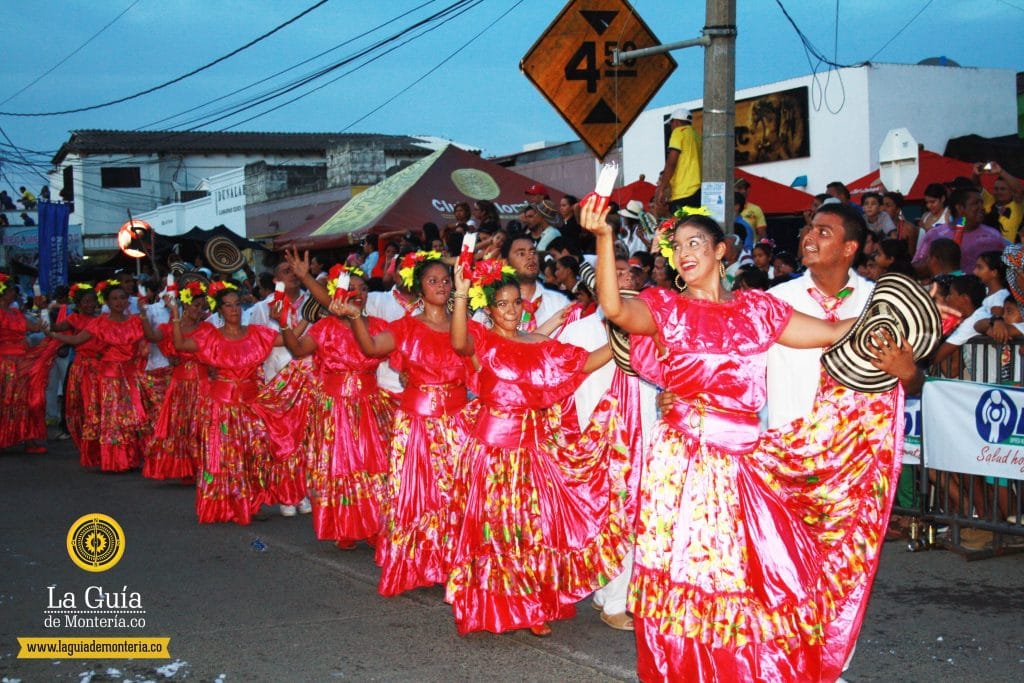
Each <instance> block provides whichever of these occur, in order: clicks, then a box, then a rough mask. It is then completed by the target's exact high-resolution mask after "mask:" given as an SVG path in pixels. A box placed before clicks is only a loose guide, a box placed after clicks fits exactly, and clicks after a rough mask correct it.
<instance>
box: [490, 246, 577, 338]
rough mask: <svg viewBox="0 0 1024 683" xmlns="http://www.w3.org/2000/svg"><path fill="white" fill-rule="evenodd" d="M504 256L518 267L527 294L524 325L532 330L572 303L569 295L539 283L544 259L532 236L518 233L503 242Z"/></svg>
mask: <svg viewBox="0 0 1024 683" xmlns="http://www.w3.org/2000/svg"><path fill="white" fill-rule="evenodd" d="M501 257H502V259H504V261H505V263H507V264H508V265H509V266H511V267H512V268H515V270H516V277H517V278H518V279H519V291H520V293H521V294H522V297H523V322H522V325H520V328H521V329H523V330H525V331H527V332H532V331H533V330H535V329H537V326H539V325H543V324H544V323H545V322H547V320H548V319H549V318H551V317H552V316H553V315H555V313H557V312H558V311H560V310H562V309H563V308H565V307H566V306H568V305H569V298H568V297H567V296H565V295H564V294H561V293H560V292H556V291H553V290H550V289H545V288H544V287H543V286H542V285H540V284H539V283H538V282H537V278H538V277H539V276H540V260H539V259H538V258H537V248H536V247H535V246H534V243H533V240H532V239H531V238H530V237H529V236H528V235H517V236H516V237H510V238H509V239H507V240H505V243H504V244H502V245H501Z"/></svg>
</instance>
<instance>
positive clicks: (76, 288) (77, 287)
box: [0, 282, 92, 301]
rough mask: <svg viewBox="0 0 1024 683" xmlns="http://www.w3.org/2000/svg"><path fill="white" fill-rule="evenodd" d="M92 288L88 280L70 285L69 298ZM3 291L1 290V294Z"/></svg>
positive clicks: (73, 298) (73, 297)
mask: <svg viewBox="0 0 1024 683" xmlns="http://www.w3.org/2000/svg"><path fill="white" fill-rule="evenodd" d="M90 289H92V285H90V284H89V283H88V282H76V283H75V284H73V285H71V286H70V287H68V298H69V299H71V300H72V301H74V300H75V297H77V296H78V295H79V294H83V293H85V292H86V291H87V290H90ZM2 293H3V292H2V291H0V294H2Z"/></svg>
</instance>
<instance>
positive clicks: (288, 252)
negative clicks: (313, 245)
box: [284, 247, 309, 280]
mask: <svg viewBox="0 0 1024 683" xmlns="http://www.w3.org/2000/svg"><path fill="white" fill-rule="evenodd" d="M284 260H285V261H287V262H288V265H289V266H291V269H292V272H293V273H295V277H297V278H299V279H300V280H301V279H302V278H304V277H306V276H307V275H309V252H308V251H304V252H302V258H299V250H298V249H296V248H295V247H290V248H287V249H285V250H284Z"/></svg>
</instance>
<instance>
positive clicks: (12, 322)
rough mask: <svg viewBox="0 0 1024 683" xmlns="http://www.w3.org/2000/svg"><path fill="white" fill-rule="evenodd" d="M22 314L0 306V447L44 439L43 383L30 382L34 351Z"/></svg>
mask: <svg viewBox="0 0 1024 683" xmlns="http://www.w3.org/2000/svg"><path fill="white" fill-rule="evenodd" d="M27 333H28V326H27V324H26V320H25V315H24V314H23V313H22V312H21V311H19V310H17V309H13V308H8V309H0V448H7V447H8V446H14V445H16V444H19V443H22V442H23V441H29V440H45V439H46V414H45V408H46V406H45V400H44V401H43V402H42V406H41V407H42V409H41V410H40V400H39V399H40V398H41V397H42V396H41V395H42V393H43V392H45V391H46V385H45V384H43V385H42V386H39V384H38V382H32V381H31V380H32V379H33V377H34V374H33V373H32V365H33V364H34V363H35V362H36V361H37V358H38V351H37V350H34V349H29V347H28V342H27V341H26V339H25V335H26V334H27Z"/></svg>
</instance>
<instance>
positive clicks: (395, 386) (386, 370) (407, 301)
mask: <svg viewBox="0 0 1024 683" xmlns="http://www.w3.org/2000/svg"><path fill="white" fill-rule="evenodd" d="M364 310H365V312H366V315H368V316H371V317H374V318H380V319H381V320H386V321H388V322H391V321H393V320H398V319H400V318H404V317H405V316H407V315H419V314H420V313H422V312H423V302H422V301H420V299H419V298H418V297H417V296H416V295H414V294H412V293H411V292H407V291H405V290H404V289H403V288H402V287H400V286H399V285H398V284H396V285H394V286H393V287H392V288H391V289H389V290H387V291H385V292H370V293H369V294H367V295H366V306H365V308H364ZM377 386H379V387H380V388H381V389H383V390H384V391H387V392H388V393H391V394H396V395H397V394H400V393H402V391H404V389H405V387H403V386H402V381H401V379H400V377H399V374H398V372H397V371H396V370H395V369H394V368H392V367H391V364H390V363H388V362H387V361H386V360H385V361H384V362H383V363H381V364H380V365H378V366H377Z"/></svg>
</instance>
